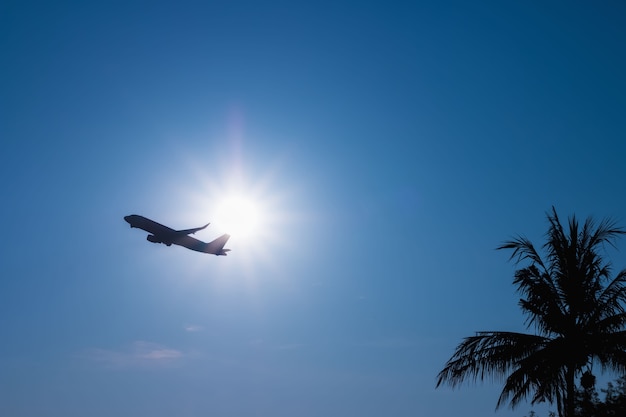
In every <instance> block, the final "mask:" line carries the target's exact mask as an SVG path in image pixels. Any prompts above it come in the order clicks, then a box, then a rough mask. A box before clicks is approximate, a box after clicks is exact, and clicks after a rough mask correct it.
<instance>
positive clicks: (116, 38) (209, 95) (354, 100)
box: [0, 0, 626, 417]
mask: <svg viewBox="0 0 626 417" xmlns="http://www.w3.org/2000/svg"><path fill="white" fill-rule="evenodd" d="M625 21H626V5H625V4H624V2H623V1H618V0H615V1H610V0H607V1H601V2H591V1H589V2H583V1H568V2H565V1H562V2H551V1H547V2H546V1H511V2H502V1H496V0H494V1H482V2H480V1H479V2H467V1H433V2H418V1H415V2H364V1H358V2H357V1H354V2H340V1H332V2H327V3H324V2H321V1H315V2H310V3H305V2H294V1H280V2H272V1H265V2H243V1H225V2H197V3H195V2H181V1H177V2H169V3H168V2H166V3H162V2H158V1H150V2H133V1H125V2H121V1H120V2H112V1H111V2H109V1H104V2H73V3H71V2H41V3H38V2H28V1H19V2H18V1H4V2H2V4H1V5H0V48H1V49H0V51H1V53H2V65H1V66H0V88H1V90H0V139H1V148H0V149H1V151H0V174H1V180H0V184H1V186H0V187H1V188H0V192H1V195H2V198H3V203H2V204H1V205H0V225H1V228H2V231H3V239H2V243H0V245H1V251H0V260H1V262H0V335H1V336H0V415H3V416H11V417H35V416H37V417H39V416H55V417H56V416H59V417H61V416H62V417H74V416H76V417H78V416H91V417H99V416H102V417H104V416H117V417H125V416H129V417H130V416H140V415H145V416H148V415H149V416H152V417H161V416H163V417H165V416H182V417H187V416H189V417H191V416H209V415H210V416H218V417H221V416H225V417H226V416H244V417H245V416H273V417H288V416H289V417H291V416H300V417H308V416H325V417H327V416H331V417H333V416H336V417H339V416H341V417H343V416H360V417H369V416H371V417H374V416H396V417H403V416H429V417H453V416H461V415H462V416H468V417H472V416H485V415H493V413H494V408H495V404H496V401H497V397H498V395H499V391H500V388H501V386H500V385H499V384H498V383H497V382H491V381H486V382H485V383H484V384H479V385H477V386H471V385H465V386H463V387H462V388H461V389H457V390H452V389H450V388H447V387H444V388H439V389H437V390H435V380H436V375H437V373H438V372H439V371H440V370H441V368H442V367H443V365H444V363H445V361H446V360H447V359H448V358H449V357H450V355H451V354H452V353H453V350H454V348H455V346H456V345H457V344H458V343H459V342H460V341H461V339H462V338H463V337H465V336H469V335H472V334H473V333H474V332H475V331H478V330H514V331H516V330H523V329H524V325H523V320H524V318H523V316H522V315H521V313H520V312H519V310H518V308H517V305H516V303H517V299H518V297H517V296H516V294H515V293H514V288H513V286H512V285H511V280H512V276H513V272H514V268H515V266H514V265H513V264H511V263H509V262H508V255H509V254H507V253H501V252H498V251H495V250H494V248H495V247H497V246H498V245H499V244H500V243H501V242H502V241H504V240H506V239H508V238H510V237H512V236H514V235H516V234H517V233H523V234H525V235H526V236H528V237H529V238H531V240H533V241H535V242H537V243H539V242H541V241H542V238H543V233H544V231H545V230H546V228H547V222H546V219H545V213H546V212H547V211H548V210H550V207H551V206H552V205H554V206H555V207H556V208H557V210H558V211H559V213H560V214H561V216H562V217H563V218H565V217H567V216H568V215H571V214H574V213H575V214H576V215H578V216H579V217H581V218H585V217H587V216H589V215H593V216H596V217H598V218H602V217H605V216H610V217H613V218H615V219H616V220H618V222H620V224H622V225H626V196H625V193H624V180H625V178H626V172H625V171H624V166H625V161H626V159H625V157H626V117H625V115H626V77H624V74H626V54H625V49H624V45H626V25H625V24H624V22H625ZM229 193H239V194H245V195H246V196H247V197H248V198H250V199H252V200H253V201H255V202H256V205H257V207H258V210H259V213H260V214H259V217H260V218H261V219H262V220H263V224H262V226H261V227H259V228H258V230H257V231H256V233H251V234H249V235H248V236H246V237H245V238H244V237H243V236H237V235H236V234H234V233H233V236H232V237H231V239H230V241H229V242H228V245H227V247H229V248H231V249H232V252H230V254H229V256H227V257H215V256H209V255H204V254H201V253H196V252H192V251H189V250H186V249H184V248H181V247H176V246H172V247H169V248H168V247H166V246H164V245H155V244H152V243H149V242H147V241H146V239H145V236H146V234H145V233H144V232H141V231H138V230H136V229H133V230H131V229H130V228H129V227H128V224H126V222H124V220H123V216H125V215H128V214H141V215H144V216H147V217H150V218H152V219H154V220H156V221H159V222H161V223H164V224H166V225H168V226H171V227H173V228H177V229H185V228H191V227H197V226H200V225H203V224H205V223H206V222H208V221H211V222H213V223H212V224H211V225H210V226H209V227H208V228H207V229H205V230H203V231H201V232H198V234H197V235H196V237H197V238H199V239H202V240H205V241H207V240H210V239H213V238H214V237H216V236H218V234H219V233H221V232H222V231H223V228H224V225H223V224H219V222H218V221H217V220H216V218H215V216H216V211H217V210H218V207H219V205H220V204H221V202H222V201H223V200H224V198H225V196H226V195H228V194H229ZM226 231H228V230H226ZM621 247H622V251H621V252H614V251H611V252H610V253H609V254H610V256H611V257H612V259H613V261H614V264H615V265H616V267H618V268H619V269H621V268H623V267H625V266H626V256H625V252H624V249H626V247H624V245H622V246H621ZM530 409H531V407H530V405H522V406H520V407H519V408H518V409H516V410H514V411H511V410H509V409H508V408H503V409H501V410H499V411H498V412H497V414H496V415H501V416H519V417H521V416H523V415H526V414H527V413H528V411H530ZM536 410H539V411H541V410H545V408H541V407H539V408H536Z"/></svg>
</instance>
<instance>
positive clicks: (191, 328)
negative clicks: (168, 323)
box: [185, 324, 204, 333]
mask: <svg viewBox="0 0 626 417" xmlns="http://www.w3.org/2000/svg"><path fill="white" fill-rule="evenodd" d="M202 330H204V327H202V326H198V325H197V324H185V331H187V332H191V333H194V332H201V331H202Z"/></svg>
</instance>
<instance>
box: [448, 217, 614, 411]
mask: <svg viewBox="0 0 626 417" xmlns="http://www.w3.org/2000/svg"><path fill="white" fill-rule="evenodd" d="M548 221H549V223H550V225H549V229H548V233H547V242H546V243H545V245H544V247H543V249H544V256H543V257H542V256H541V255H540V254H539V253H538V252H537V250H536V249H535V247H534V246H533V244H532V243H531V242H530V241H529V240H528V239H526V238H525V237H523V236H518V237H517V238H515V239H513V240H511V241H508V242H505V243H504V244H503V245H502V246H500V247H499V248H498V249H511V250H512V251H513V253H512V254H511V259H515V260H516V263H520V262H522V261H524V262H528V263H529V265H527V266H525V267H524V268H522V269H519V270H518V271H516V272H515V276H514V279H513V283H514V284H515V285H516V286H517V291H518V293H519V294H520V295H521V296H522V298H521V299H520V301H519V305H520V307H521V309H522V311H523V312H524V314H525V316H526V326H527V328H530V327H533V328H534V329H535V332H534V334H524V333H514V332H500V331H488V332H477V333H476V335H475V336H471V337H467V338H465V339H464V340H463V341H462V342H461V343H460V344H459V345H458V346H457V348H456V351H455V352H454V354H453V355H452V357H451V358H450V359H449V360H448V362H447V363H446V365H445V367H444V368H443V370H442V371H441V372H440V373H439V375H438V377H437V387H439V386H440V385H441V384H444V383H446V384H449V385H451V386H452V387H455V386H457V385H459V384H460V383H462V382H463V381H465V380H468V379H469V380H472V381H476V380H479V379H480V380H483V379H484V378H485V377H487V376H488V375H489V376H495V377H502V378H503V379H504V378H505V383H504V387H503V389H502V393H501V394H500V398H499V399H498V403H497V405H496V409H497V408H499V407H500V406H501V405H503V404H504V403H506V402H507V401H510V406H511V407H512V408H513V407H515V406H516V405H518V404H519V403H520V402H521V401H522V400H524V399H526V398H527V397H529V396H530V395H532V404H535V403H538V402H544V401H547V402H550V403H556V405H557V411H558V414H559V416H560V417H573V416H574V399H575V392H576V383H575V379H576V377H577V376H579V375H581V373H582V371H583V369H586V370H588V369H590V368H591V365H592V364H594V363H596V364H599V365H601V367H602V370H615V371H618V372H621V373H624V372H626V305H625V304H626V269H624V270H622V271H620V272H619V273H618V274H617V275H616V276H615V277H613V278H610V274H611V265H610V263H609V262H607V261H606V260H605V259H603V256H602V255H601V254H600V252H601V249H602V248H603V247H604V246H605V244H610V245H613V244H614V241H615V240H616V239H617V238H618V237H619V236H620V235H623V234H626V230H624V229H622V228H619V227H616V225H615V223H614V222H613V221H611V220H610V219H606V220H604V221H602V222H601V223H600V224H598V225H597V226H596V223H595V222H594V221H593V219H591V218H588V219H587V220H586V221H585V223H584V225H583V226H582V228H580V225H579V224H578V221H577V220H576V217H572V218H570V219H569V231H567V232H566V231H565V230H564V229H563V226H562V225H561V223H560V221H559V218H558V216H557V213H556V210H555V209H554V207H553V208H552V213H551V214H548Z"/></svg>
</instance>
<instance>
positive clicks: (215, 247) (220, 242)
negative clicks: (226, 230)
mask: <svg viewBox="0 0 626 417" xmlns="http://www.w3.org/2000/svg"><path fill="white" fill-rule="evenodd" d="M229 238H230V235H229V234H225V235H222V236H220V237H218V238H217V239H215V240H213V241H211V242H209V243H207V244H206V248H205V250H204V252H206V253H212V254H213V255H218V256H219V255H222V256H226V252H228V251H230V249H224V245H225V244H226V242H227V241H228V239H229Z"/></svg>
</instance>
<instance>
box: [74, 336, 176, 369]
mask: <svg viewBox="0 0 626 417" xmlns="http://www.w3.org/2000/svg"><path fill="white" fill-rule="evenodd" d="M86 356H87V357H88V358H89V359H90V360H92V361H94V362H97V363H101V364H103V365H106V366H108V367H112V368H150V367H158V366H164V365H171V364H174V363H176V362H177V361H179V360H180V359H182V358H183V357H184V354H183V352H181V351H179V350H176V349H171V348H168V347H165V346H163V345H159V344H157V343H150V342H144V341H136V342H133V343H132V344H131V346H130V347H129V348H128V349H124V350H108V349H99V348H95V349H91V350H89V351H88V352H87V355H86Z"/></svg>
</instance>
